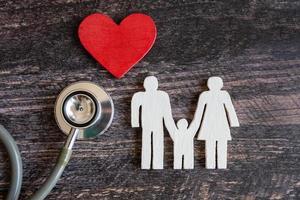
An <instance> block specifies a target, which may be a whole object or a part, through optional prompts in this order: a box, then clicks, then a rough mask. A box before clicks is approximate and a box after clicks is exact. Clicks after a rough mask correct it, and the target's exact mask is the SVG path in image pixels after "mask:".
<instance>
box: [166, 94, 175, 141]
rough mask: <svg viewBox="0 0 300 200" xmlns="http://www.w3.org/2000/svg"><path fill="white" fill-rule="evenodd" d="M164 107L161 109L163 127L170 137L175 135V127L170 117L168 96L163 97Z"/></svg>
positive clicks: (170, 110)
mask: <svg viewBox="0 0 300 200" xmlns="http://www.w3.org/2000/svg"><path fill="white" fill-rule="evenodd" d="M164 105H165V106H164V107H163V109H164V123H165V126H166V128H167V130H168V132H169V134H170V136H171V135H172V134H174V133H175V130H176V125H175V122H174V119H173V116H172V109H171V104H170V98H169V96H168V95H165V96H164ZM171 137H172V136H171ZM172 139H173V138H172Z"/></svg>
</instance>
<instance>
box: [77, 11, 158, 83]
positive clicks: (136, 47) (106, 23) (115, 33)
mask: <svg viewBox="0 0 300 200" xmlns="http://www.w3.org/2000/svg"><path fill="white" fill-rule="evenodd" d="M78 34H79V39H80V42H81V43H82V45H83V46H84V48H85V49H86V50H87V51H88V52H89V53H90V54H91V55H92V56H93V57H94V58H95V59H96V60H97V61H98V62H99V63H100V64H102V65H103V67H104V68H106V69H107V70H108V71H109V72H110V73H111V74H113V75H114V76H115V77H117V78H121V77H122V76H123V75H124V74H126V73H127V72H128V71H129V70H130V69H131V68H132V67H133V66H134V65H135V64H136V63H137V62H139V61H140V60H141V59H142V58H143V57H144V56H145V55H146V54H147V53H148V51H149V50H150V49H151V47H152V46H153V44H154V41H155V39H156V26H155V23H154V21H153V20H152V18H151V17H149V16H147V15H144V14H131V15H129V16H127V17H126V18H125V19H124V20H123V21H122V22H121V23H120V24H119V25H118V24H116V23H115V22H114V21H113V20H112V19H111V18H110V17H108V16H106V15H103V14H99V13H96V14H92V15H89V16H87V17H86V18H85V19H84V20H83V21H82V22H81V24H80V26H79V30H78Z"/></svg>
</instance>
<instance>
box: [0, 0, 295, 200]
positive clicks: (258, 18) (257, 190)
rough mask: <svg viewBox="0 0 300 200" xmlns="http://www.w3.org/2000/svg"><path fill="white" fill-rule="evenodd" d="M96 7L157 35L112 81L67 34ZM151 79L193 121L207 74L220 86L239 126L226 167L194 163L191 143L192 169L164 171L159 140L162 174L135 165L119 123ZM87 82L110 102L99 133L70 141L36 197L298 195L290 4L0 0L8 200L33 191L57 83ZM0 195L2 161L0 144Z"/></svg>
mask: <svg viewBox="0 0 300 200" xmlns="http://www.w3.org/2000/svg"><path fill="white" fill-rule="evenodd" d="M94 12H102V13H105V14H108V15H109V16H111V17H112V18H113V19H114V20H116V21H117V22H120V20H121V19H122V18H124V17H125V16H127V15H128V14H130V13H134V12H142V13H146V14H149V15H150V16H152V17H153V19H154V20H155V22H156V25H157V28H158V38H157V41H156V43H155V45H154V47H153V49H152V50H151V51H150V53H149V54H148V55H147V56H146V57H145V59H143V60H142V61H141V62H140V63H139V64H138V65H137V66H136V67H135V68H134V69H132V70H131V71H130V72H129V73H128V74H127V75H126V76H125V77H124V78H122V79H121V80H116V79H115V78H113V77H112V76H111V75H110V74H109V73H107V72H106V71H105V70H103V68H102V67H101V66H99V65H98V64H97V63H96V62H95V61H94V60H93V59H92V58H91V56H89V55H88V53H87V52H86V51H85V50H84V49H83V48H82V46H81V45H80V43H79V40H78V37H77V34H76V32H77V27H78V25H79V23H80V21H81V20H82V19H83V18H84V17H85V16H87V15H88V14H91V13H94ZM147 75H155V76H157V77H158V79H159V81H160V89H162V90H164V91H166V92H168V93H169V94H170V98H171V104H172V108H173V116H174V118H175V120H178V119H180V118H182V117H185V118H188V119H189V121H190V120H191V119H192V118H193V113H194V110H195V107H196V102H197V98H198V95H199V93H200V92H202V91H204V90H205V89H206V86H205V83H206V80H207V79H208V77H209V76H212V75H218V76H221V77H222V78H223V79H224V83H225V87H224V88H225V89H226V90H228V91H229V92H230V93H231V95H232V98H233V99H234V105H235V107H236V110H237V114H238V117H239V119H240V123H241V127H240V128H238V129H232V136H233V138H234V140H233V141H231V142H230V144H229V149H228V151H229V166H228V167H229V169H227V170H206V169H205V168H204V144H203V143H201V142H199V141H195V150H196V155H195V169H194V170H183V171H180V170H173V169H172V162H173V158H172V142H171V140H170V138H169V137H168V135H167V133H165V146H166V147H165V170H161V171H160V170H159V171H143V170H141V169H140V148H141V133H140V130H135V129H132V128H130V100H131V97H132V95H133V93H135V92H137V91H139V90H141V89H142V81H143V79H144V78H145V77H146V76H147ZM79 80H88V81H93V82H95V83H98V84H100V85H102V86H103V87H104V88H106V89H107V91H108V92H109V93H110V94H111V96H112V98H113V100H114V103H115V105H116V113H115V118H114V121H113V124H112V127H111V128H110V129H109V130H108V131H107V132H106V133H105V135H103V136H101V137H99V138H96V139H94V140H89V141H79V142H77V143H76V145H75V151H74V154H73V157H72V159H71V162H70V164H69V166H68V167H67V168H66V170H65V172H64V174H63V176H62V178H61V180H60V181H59V183H58V184H57V186H56V187H55V189H54V190H53V191H52V193H51V194H50V196H49V197H48V198H47V199H117V198H120V199H249V200H250V199H299V198H300V175H299V174H300V168H299V167H300V3H299V1H297V0H291V1H284V0H268V1H256V0H251V1H250V0H249V1H246V0H245V1H225V0H224V1H213V0H191V1H188V0H186V1H183V0H178V1H173V0H166V1H129V0H128V1H117V0H109V1H108V0H107V1H92V0H89V1H84V2H82V1H77V0H48V1H46V0H45V1H39V0H22V1H19V0H0V123H1V124H3V125H4V126H5V127H6V128H7V129H8V130H9V131H10V132H11V133H12V135H13V136H14V138H15V139H16V141H17V143H18V145H19V148H20V150H21V153H22V158H23V162H24V182H23V187H22V195H21V198H20V199H28V197H29V196H30V195H32V193H33V192H34V191H36V190H37V189H38V188H39V186H40V185H41V184H42V182H43V181H44V180H45V178H46V177H47V176H48V175H49V173H50V171H51V168H52V167H53V164H54V162H55V160H56V157H57V156H58V154H59V151H60V148H61V146H62V145H63V142H64V140H65V136H64V135H63V134H62V133H61V131H60V130H59V128H58V127H57V125H56V123H55V120H54V116H53V106H54V102H55V99H56V96H57V95H58V93H59V92H60V91H61V90H62V89H63V88H64V87H65V86H67V85H68V84H69V83H73V82H75V81H79ZM0 160H1V162H0V199H3V198H4V196H5V194H6V192H7V189H8V186H9V160H8V158H7V155H6V153H5V149H4V148H3V146H2V145H1V146H0Z"/></svg>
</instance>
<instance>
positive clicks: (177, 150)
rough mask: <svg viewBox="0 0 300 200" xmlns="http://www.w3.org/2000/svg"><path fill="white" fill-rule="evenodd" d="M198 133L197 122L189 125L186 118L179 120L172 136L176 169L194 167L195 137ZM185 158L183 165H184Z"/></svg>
mask: <svg viewBox="0 0 300 200" xmlns="http://www.w3.org/2000/svg"><path fill="white" fill-rule="evenodd" d="M196 133H197V124H196V123H191V125H190V127H188V122H187V120H186V119H180V120H179V121H178V122H177V129H176V130H175V132H174V133H170V136H171V138H172V140H173V142H174V145H173V146H174V153H173V154H174V169H182V167H183V169H194V137H195V135H196ZM182 159H183V166H182Z"/></svg>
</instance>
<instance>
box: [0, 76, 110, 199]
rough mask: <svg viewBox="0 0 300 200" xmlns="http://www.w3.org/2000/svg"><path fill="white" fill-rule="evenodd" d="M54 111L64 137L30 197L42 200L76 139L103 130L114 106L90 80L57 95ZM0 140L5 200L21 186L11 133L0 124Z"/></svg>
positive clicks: (20, 166) (107, 96)
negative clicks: (6, 176) (5, 161)
mask: <svg viewBox="0 0 300 200" xmlns="http://www.w3.org/2000/svg"><path fill="white" fill-rule="evenodd" d="M54 113H55V119H56V122H57V124H58V126H59V128H60V129H61V130H62V132H64V133H65V134H66V135H67V136H68V138H67V140H66V142H65V144H64V147H63V148H62V151H61V153H60V155H59V158H58V160H57V162H56V165H55V167H54V169H53V171H52V173H51V175H50V176H49V178H48V179H47V180H46V181H45V183H44V184H43V185H42V187H41V188H40V189H39V190H38V191H37V192H36V193H35V194H34V195H33V196H32V197H31V198H30V199H31V200H42V199H44V198H45V197H46V196H47V195H48V194H49V193H50V191H51V190H52V189H53V187H54V186H55V184H56V183H57V181H58V180H59V178H60V176H61V174H62V173H63V171H64V169H65V167H66V165H67V163H68V162H69V159H70V157H71V154H72V147H73V145H74V142H75V140H76V139H86V138H93V137H95V136H97V135H100V134H102V133H104V132H105V131H106V130H107V128H108V127H109V126H110V124H111V122H112V119H113V115H114V105H113V101H112V99H111V97H110V96H109V95H108V94H107V93H106V92H105V90H104V89H102V88H101V87H100V86H98V85H96V84H94V83H91V82H77V83H74V84H71V85H69V86H68V87H66V88H65V89H64V90H63V91H62V92H61V93H60V94H59V96H58V97H57V100H56V103H55V109H54ZM0 140H1V141H2V143H3V144H4V146H5V147H6V149H7V151H8V154H9V157H10V162H11V168H12V175H11V182H10V184H11V186H10V189H9V192H8V195H7V198H6V199H7V200H16V199H18V197H19V194H20V190H21V185H22V161H21V157H20V152H19V150H18V147H17V145H16V143H15V141H14V139H13V138H12V136H11V135H10V134H9V133H8V131H7V130H6V129H5V128H4V127H3V126H1V125H0Z"/></svg>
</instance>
